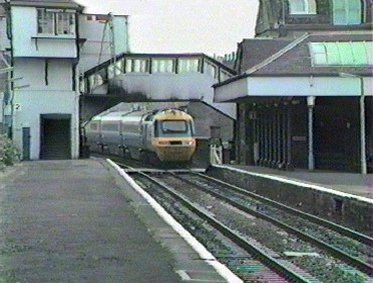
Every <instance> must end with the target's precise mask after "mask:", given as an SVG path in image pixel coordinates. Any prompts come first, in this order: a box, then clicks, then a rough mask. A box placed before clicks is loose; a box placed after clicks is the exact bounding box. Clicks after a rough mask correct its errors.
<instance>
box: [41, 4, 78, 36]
mask: <svg viewBox="0 0 373 283" xmlns="http://www.w3.org/2000/svg"><path fill="white" fill-rule="evenodd" d="M37 11H38V19H37V21H38V34H45V35H74V34H75V14H74V13H73V12H65V11H63V10H51V9H50V10H49V9H37Z"/></svg>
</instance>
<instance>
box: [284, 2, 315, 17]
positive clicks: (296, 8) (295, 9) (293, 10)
mask: <svg viewBox="0 0 373 283" xmlns="http://www.w3.org/2000/svg"><path fill="white" fill-rule="evenodd" d="M289 6H290V7H289V8H290V14H291V15H314V14H316V1H315V0H290V1H289Z"/></svg>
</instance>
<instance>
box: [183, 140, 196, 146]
mask: <svg viewBox="0 0 373 283" xmlns="http://www.w3.org/2000/svg"><path fill="white" fill-rule="evenodd" d="M184 145H194V140H190V141H184Z"/></svg>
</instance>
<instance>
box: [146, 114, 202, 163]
mask: <svg viewBox="0 0 373 283" xmlns="http://www.w3.org/2000/svg"><path fill="white" fill-rule="evenodd" d="M152 124H153V127H154V129H153V133H154V136H153V138H152V140H151V144H152V148H153V150H154V152H155V153H156V155H157V157H158V158H159V160H160V161H162V162H187V161H190V160H191V159H192V156H193V154H194V152H195V150H196V140H195V138H194V137H193V133H194V123H193V118H192V117H191V116H190V115H189V114H187V113H185V112H184V111H181V110H178V109H168V110H162V111H160V112H158V113H157V114H155V115H154V117H153V123H152Z"/></svg>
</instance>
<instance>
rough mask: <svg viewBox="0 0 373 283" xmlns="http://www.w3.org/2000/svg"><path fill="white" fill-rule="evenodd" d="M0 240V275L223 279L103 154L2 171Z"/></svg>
mask: <svg viewBox="0 0 373 283" xmlns="http://www.w3.org/2000/svg"><path fill="white" fill-rule="evenodd" d="M0 239H1V240H0V282H100V283H101V282H110V283H111V282H121V283H123V282H128V283H133V282H140V283H141V282H144V283H148V282H152V283H155V282H159V283H165V282H169V283H174V282H189V281H190V282H193V283H198V282H227V280H226V279H224V278H225V277H224V276H222V275H221V272H217V270H216V269H215V268H213V267H212V265H211V264H210V263H209V262H208V261H207V260H206V259H205V258H201V256H200V255H199V254H198V253H197V252H196V251H195V249H192V248H191V246H190V245H189V244H187V242H186V241H185V240H184V239H183V238H182V237H180V235H179V234H178V233H176V232H175V231H174V230H173V229H172V228H171V227H170V226H169V225H168V224H166V223H165V221H164V220H163V219H162V218H161V217H160V216H159V215H158V214H156V213H155V212H154V210H153V209H152V207H151V206H150V205H149V204H148V203H147V202H146V201H145V200H144V199H143V198H142V197H140V195H139V194H138V193H136V192H135V191H134V190H133V189H132V188H131V186H130V185H129V184H128V183H127V182H125V181H123V179H121V178H120V176H119V174H116V172H115V170H113V168H112V166H110V165H109V164H108V163H107V162H106V161H105V160H93V159H87V160H74V161H73V160H68V161H35V162H23V163H20V164H17V165H16V166H13V167H10V168H7V170H6V171H5V173H4V172H3V173H0ZM232 282H233V281H232ZM235 282H237V281H235Z"/></svg>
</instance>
